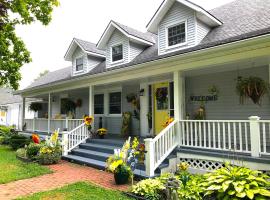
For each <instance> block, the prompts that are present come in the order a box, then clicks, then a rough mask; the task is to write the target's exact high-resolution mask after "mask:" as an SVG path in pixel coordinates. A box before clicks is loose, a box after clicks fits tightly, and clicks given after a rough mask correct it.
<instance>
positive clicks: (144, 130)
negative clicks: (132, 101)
mask: <svg viewBox="0 0 270 200" xmlns="http://www.w3.org/2000/svg"><path fill="white" fill-rule="evenodd" d="M140 90H144V94H143V96H140V107H141V110H140V132H141V134H140V136H147V135H149V129H148V127H149V126H148V118H147V113H148V100H149V95H148V94H149V93H148V83H141V84H140Z"/></svg>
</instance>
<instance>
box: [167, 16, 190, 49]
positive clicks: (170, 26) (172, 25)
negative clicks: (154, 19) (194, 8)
mask: <svg viewBox="0 0 270 200" xmlns="http://www.w3.org/2000/svg"><path fill="white" fill-rule="evenodd" d="M183 23H184V24H185V42H182V43H179V44H175V45H172V46H169V38H168V36H169V35H168V29H169V28H172V27H174V26H178V25H180V24H183ZM187 29H188V26H187V19H185V20H181V21H178V22H174V23H170V24H168V25H166V26H165V37H166V38H165V39H166V42H165V44H166V50H169V49H174V48H177V47H182V46H186V45H187V44H188V42H187V39H188V37H187V34H188V30H187Z"/></svg>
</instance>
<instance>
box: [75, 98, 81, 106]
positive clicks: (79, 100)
mask: <svg viewBox="0 0 270 200" xmlns="http://www.w3.org/2000/svg"><path fill="white" fill-rule="evenodd" d="M76 107H78V108H80V107H82V99H77V101H76Z"/></svg>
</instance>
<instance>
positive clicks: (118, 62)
mask: <svg viewBox="0 0 270 200" xmlns="http://www.w3.org/2000/svg"><path fill="white" fill-rule="evenodd" d="M269 11H270V1H269V0H237V1H233V2H231V3H228V4H226V5H223V6H221V7H218V8H215V9H213V10H209V11H207V10H205V9H203V8H202V7H200V6H198V5H196V4H194V3H192V2H190V1H187V0H164V1H163V2H162V4H161V5H160V7H159V8H158V10H157V11H156V12H155V13H154V15H153V17H152V18H151V19H150V21H149V22H148V24H147V27H146V28H147V31H146V32H141V31H138V30H135V29H133V28H130V27H128V26H126V25H123V24H120V23H118V22H115V21H110V23H109V24H108V26H107V27H106V28H105V30H104V33H103V34H102V36H101V37H100V40H99V41H98V42H97V44H94V43H91V42H87V41H84V40H80V39H77V38H74V39H73V40H72V42H71V44H70V46H69V48H68V50H67V52H66V54H65V57H64V58H65V60H67V61H70V63H71V66H70V67H67V68H64V69H60V70H57V71H55V72H50V73H48V74H47V75H45V76H43V77H41V78H40V79H38V80H37V81H35V82H34V83H33V84H31V85H30V86H29V87H27V88H25V89H24V90H21V91H18V92H16V94H20V95H22V97H23V99H24V100H23V105H25V98H30V97H31V98H41V99H43V100H44V101H45V102H48V103H47V105H48V106H47V107H48V119H44V118H34V119H29V118H25V117H24V120H23V122H24V123H26V129H27V130H29V131H40V132H51V131H53V130H54V129H56V128H60V130H62V131H63V130H66V131H67V132H63V140H64V157H65V158H66V159H69V160H73V161H77V162H81V163H84V164H89V165H92V166H96V167H100V168H104V161H105V160H106V157H107V156H108V155H109V153H111V152H113V148H115V147H118V146H120V145H121V144H122V141H120V142H119V140H116V139H111V140H109V139H108V140H103V141H102V140H97V139H89V137H90V136H89V133H88V131H87V129H86V127H85V125H84V123H83V119H82V117H83V115H85V114H89V115H92V116H95V121H94V127H95V128H96V129H97V128H99V127H105V128H107V129H108V132H109V136H110V137H115V138H117V136H119V135H120V132H121V127H122V114H123V113H124V112H128V111H130V112H134V110H135V111H136V109H137V108H136V107H137V106H134V105H132V104H131V103H129V101H128V98H129V97H132V99H133V100H134V99H135V100H136V101H137V100H139V101H140V110H139V112H138V110H137V114H136V115H134V116H133V117H132V122H131V131H130V134H131V135H132V136H140V137H148V136H149V135H150V136H152V137H153V138H147V139H145V140H144V141H145V144H146V148H147V156H146V162H145V171H144V173H145V175H146V176H154V174H155V173H157V172H164V171H166V170H167V171H170V170H173V168H175V166H176V164H175V163H176V162H180V161H186V162H188V163H189V164H190V165H191V166H192V167H193V168H194V169H196V170H213V169H215V168H218V167H220V166H221V165H222V164H223V161H225V160H229V161H231V160H232V158H233V160H241V163H242V162H244V163H245V165H248V166H249V167H251V168H256V169H260V170H269V169H270V165H269V163H270V162H269V155H270V148H269V147H270V130H269V128H270V101H269V97H268V96H269V95H268V94H265V91H263V90H264V87H263V86H265V85H266V87H267V85H268V83H269V79H270V78H269V74H270V12H269ZM252 78H256V80H257V81H259V82H260V83H262V84H261V86H262V88H260V91H261V92H260V94H261V95H259V96H260V98H259V99H258V98H255V99H254V100H253V101H252V100H251V98H246V99H245V102H242V103H240V102H239V99H240V98H239V94H238V93H237V91H236V86H237V84H238V83H240V82H239V81H241V80H246V79H247V80H250V79H252ZM252 80H253V79H252ZM242 83H243V82H242ZM255 87H256V86H255ZM257 89H258V88H256V89H255V90H256V93H257V95H255V94H254V95H255V96H258V90H257ZM252 95H253V94H251V95H250V96H252ZM127 97H128V98H127ZM252 98H253V97H252ZM242 100H243V99H242ZM136 101H135V102H136ZM67 102H68V105H73V109H67V106H63V105H67ZM258 104H259V105H258ZM74 105H75V106H74ZM67 111H70V112H67ZM23 115H24V113H23ZM169 117H173V118H174V121H173V122H172V123H170V125H169V126H167V127H166V128H164V127H163V126H162V125H163V124H164V123H165V121H166V119H167V118H169ZM85 142H86V143H85ZM235 164H237V163H235ZM140 173H141V172H140Z"/></svg>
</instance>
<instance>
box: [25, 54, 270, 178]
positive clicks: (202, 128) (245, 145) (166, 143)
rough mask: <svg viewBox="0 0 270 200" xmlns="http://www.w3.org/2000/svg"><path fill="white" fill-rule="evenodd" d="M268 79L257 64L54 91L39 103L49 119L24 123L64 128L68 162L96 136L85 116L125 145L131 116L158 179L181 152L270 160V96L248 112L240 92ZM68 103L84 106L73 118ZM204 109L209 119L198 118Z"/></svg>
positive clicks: (132, 126) (266, 69) (132, 131)
mask: <svg viewBox="0 0 270 200" xmlns="http://www.w3.org/2000/svg"><path fill="white" fill-rule="evenodd" d="M269 72H270V71H269V64H268V62H267V60H266V59H260V60H258V59H256V60H245V61H242V62H234V63H228V64H223V65H218V66H209V67H204V68H203V69H202V67H201V68H198V69H193V70H185V71H175V72H173V73H166V74H164V73H163V74H162V75H152V76H147V77H141V78H139V77H138V78H137V79H131V80H125V81H124V80H123V81H121V80H119V81H115V82H111V83H104V84H101V83H100V84H97V85H91V86H89V87H81V88H77V89H65V90H62V91H51V92H50V93H49V94H39V95H35V96H34V97H38V98H42V99H43V100H44V102H45V104H46V103H47V106H44V108H46V109H48V110H47V111H46V110H43V111H41V112H40V113H45V114H44V116H45V117H47V118H34V119H25V120H24V123H25V124H26V125H25V130H27V131H30V132H31V131H32V132H34V131H42V132H52V131H54V130H55V129H58V128H60V131H61V132H63V133H64V134H63V141H66V144H67V146H66V147H65V156H67V155H68V154H70V152H72V150H74V149H75V150H76V148H78V147H79V146H80V145H81V143H82V142H85V141H86V140H87V139H88V137H89V133H88V131H87V129H86V128H85V126H84V124H83V119H82V116H83V115H88V114H89V115H92V116H94V118H95V120H94V124H93V128H94V129H95V130H97V129H98V128H101V127H104V128H106V129H108V137H116V138H119V137H120V135H121V129H122V122H123V119H122V114H123V113H124V112H131V113H132V119H131V122H130V130H129V135H131V136H137V137H140V138H148V139H145V144H146V148H147V151H148V153H147V158H146V174H147V175H148V176H153V175H154V174H155V170H156V169H157V168H158V167H159V166H160V165H161V164H162V163H164V162H165V160H166V158H167V157H168V156H169V155H171V154H172V153H175V152H173V151H174V150H175V149H176V148H177V147H178V150H180V151H181V148H182V149H183V150H185V151H187V150H188V149H190V150H195V151H202V152H203V151H206V152H207V151H208V152H209V153H210V152H211V151H213V150H215V151H217V152H222V153H223V154H228V155H229V154H231V153H232V152H233V153H234V154H237V155H241V156H246V157H249V158H263V159H268V158H269V155H270V120H269V119H270V102H269V99H268V95H267V94H266V95H264V96H263V98H262V99H261V102H260V106H259V105H255V104H254V103H253V102H252V101H251V100H249V99H247V101H246V102H245V103H244V104H243V105H242V104H240V103H239V96H238V94H237V93H236V91H235V90H236V89H235V88H236V82H237V78H238V77H239V76H242V77H249V76H255V77H260V78H261V79H263V80H265V81H266V82H269ZM213 88H214V89H213ZM160 89H161V90H162V92H165V94H166V95H165V96H164V99H163V100H162V102H159V100H158V99H157V91H160ZM131 94H132V95H135V96H136V100H138V101H139V102H140V103H139V105H140V106H139V109H138V108H137V106H136V104H134V103H133V102H129V101H128V99H127V97H128V96H129V95H131ZM29 97H33V96H29ZM62 99H69V100H71V101H73V102H74V103H76V104H78V105H79V106H77V107H76V109H75V110H74V111H73V113H72V114H70V113H65V109H63V107H62ZM160 101H161V100H160ZM201 107H203V109H204V113H203V114H202V116H199V117H201V118H198V112H199V111H200V109H201ZM134 111H136V112H137V114H136V113H135V112H134ZM46 112H47V113H46ZM38 116H39V117H40V114H38ZM251 116H258V117H251ZM168 117H173V118H174V121H173V122H172V123H171V124H170V125H169V126H167V127H166V128H163V127H162V124H164V122H165V121H166V119H167V118H168ZM119 147H120V146H118V148H119ZM71 154H72V153H71ZM181 155H182V154H181ZM182 156H183V155H182ZM194 157H196V155H194ZM189 159H190V158H189ZM209 159H210V160H211V158H209ZM264 167H265V166H264ZM264 167H262V168H264ZM268 167H269V166H268Z"/></svg>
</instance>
